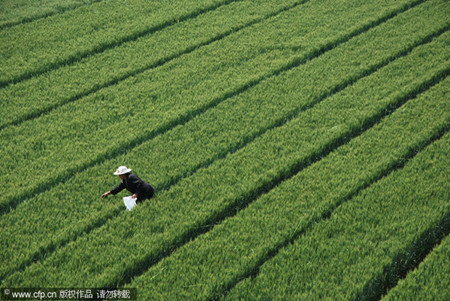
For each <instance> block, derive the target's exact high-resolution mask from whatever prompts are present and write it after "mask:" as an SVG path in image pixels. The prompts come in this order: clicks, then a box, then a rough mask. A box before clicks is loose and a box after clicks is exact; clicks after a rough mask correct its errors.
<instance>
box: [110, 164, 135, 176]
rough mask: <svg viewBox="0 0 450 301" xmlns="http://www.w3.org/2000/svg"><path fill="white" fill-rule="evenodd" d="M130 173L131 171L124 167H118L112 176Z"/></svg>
mask: <svg viewBox="0 0 450 301" xmlns="http://www.w3.org/2000/svg"><path fill="white" fill-rule="evenodd" d="M130 171H131V169H129V168H127V167H126V166H119V168H117V171H116V172H115V173H114V175H115V176H119V175H123V174H126V173H129V172H130Z"/></svg>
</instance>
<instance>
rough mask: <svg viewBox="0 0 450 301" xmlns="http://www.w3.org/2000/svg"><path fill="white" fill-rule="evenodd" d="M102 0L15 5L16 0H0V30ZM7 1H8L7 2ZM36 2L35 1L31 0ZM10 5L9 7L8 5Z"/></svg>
mask: <svg viewBox="0 0 450 301" xmlns="http://www.w3.org/2000/svg"><path fill="white" fill-rule="evenodd" d="M100 1H103V0H82V1H64V0H63V1H53V2H49V3H42V1H41V2H39V3H37V4H36V7H35V6H34V5H35V4H34V3H30V2H28V3H27V2H24V1H22V3H19V5H16V2H17V1H16V0H11V1H2V7H1V9H2V14H3V15H2V16H1V18H0V30H2V29H5V28H10V27H13V26H16V25H19V24H25V23H30V22H33V21H37V20H39V19H43V18H47V17H50V16H53V15H55V14H61V13H64V12H66V11H70V10H74V9H77V8H78V7H80V6H85V5H90V4H92V3H95V2H100ZM8 2H9V3H8ZM32 2H36V1H32ZM8 6H10V7H8Z"/></svg>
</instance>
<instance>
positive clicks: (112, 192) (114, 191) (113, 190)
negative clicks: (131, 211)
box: [102, 181, 125, 198]
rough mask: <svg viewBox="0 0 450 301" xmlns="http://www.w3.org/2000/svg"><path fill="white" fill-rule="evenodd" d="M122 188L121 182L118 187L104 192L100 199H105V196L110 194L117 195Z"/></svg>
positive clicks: (123, 184)
mask: <svg viewBox="0 0 450 301" xmlns="http://www.w3.org/2000/svg"><path fill="white" fill-rule="evenodd" d="M124 188H125V183H123V181H122V182H120V184H119V185H117V186H116V187H114V188H113V189H111V190H110V191H107V192H105V193H104V194H103V195H102V197H104V198H105V197H107V196H108V195H110V194H112V195H115V194H118V193H119V192H121V191H122V190H123V189H124Z"/></svg>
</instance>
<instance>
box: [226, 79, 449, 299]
mask: <svg viewBox="0 0 450 301" xmlns="http://www.w3.org/2000/svg"><path fill="white" fill-rule="evenodd" d="M448 83H449V82H448V81H447V82H446V84H447V85H448ZM442 95H445V92H444V93H443V94H442V92H441V96H442ZM424 101H425V103H427V106H435V104H436V102H440V104H441V105H442V104H444V101H445V100H444V99H442V98H440V99H433V100H432V101H429V100H425V99H424ZM433 102H435V103H433ZM424 108H426V106H423V107H422V109H424ZM442 108H443V107H441V108H440V109H441V110H442ZM435 113H438V112H435ZM426 114H427V113H425V115H426ZM415 117H417V115H415ZM427 119H428V120H432V118H430V117H429V116H428V117H427ZM428 120H425V119H423V118H421V120H420V121H419V122H421V123H422V122H424V121H425V122H427V121H428ZM409 122H410V123H411V124H413V123H416V122H417V120H416V119H414V118H410V120H409ZM431 122H432V121H431ZM444 124H445V123H444ZM448 125H449V120H448V114H447V119H446V126H447V129H448ZM394 130H395V128H394ZM449 138H450V135H449V134H448V131H447V133H445V134H444V135H443V136H442V137H441V138H440V139H439V140H436V141H435V142H433V143H432V144H430V145H428V146H427V147H426V148H425V149H424V150H422V151H420V152H419V153H418V154H417V155H415V156H414V158H413V159H412V160H410V161H409V162H407V163H406V164H405V166H404V167H403V168H402V169H399V170H395V171H394V172H392V173H391V174H389V175H388V176H387V177H384V178H382V179H380V180H379V181H378V182H376V183H374V185H372V186H370V187H368V188H367V189H365V190H363V191H361V192H360V193H359V194H358V195H357V196H355V197H354V198H352V199H351V200H349V201H348V202H346V203H344V204H342V205H341V206H340V207H339V208H337V209H336V210H335V211H334V212H333V214H332V216H331V217H330V218H329V219H327V220H324V221H323V222H321V223H318V224H316V225H314V226H313V228H312V229H311V230H310V231H308V232H307V233H305V234H304V235H302V236H301V237H300V238H299V239H298V240H296V241H295V242H293V243H292V244H290V245H289V246H287V247H286V248H285V249H283V250H281V252H279V254H278V255H277V256H276V257H274V258H272V259H271V260H270V261H269V262H266V263H265V265H264V266H262V267H261V269H260V273H259V274H258V275H257V276H256V277H254V278H253V279H246V280H244V281H243V282H241V283H239V284H238V286H236V288H234V289H232V290H231V291H230V292H228V294H227V297H228V299H230V300H233V299H235V298H240V297H242V296H246V297H247V298H252V299H259V298H261V297H262V296H264V297H266V298H269V299H271V298H275V299H276V298H280V299H318V298H337V299H345V300H378V299H379V298H380V297H381V296H382V294H383V292H384V291H385V289H387V288H388V286H389V284H390V283H394V282H395V281H396V280H398V278H399V277H400V276H401V274H402V273H404V272H406V270H407V269H408V268H409V267H410V266H411V265H414V263H415V262H416V260H419V259H420V256H421V255H420V254H422V253H427V252H428V250H429V249H430V248H432V246H433V245H435V244H436V243H437V242H439V241H440V240H441V239H442V237H445V235H446V233H448V231H449V217H450V215H449V209H450V208H449V205H448V203H447V204H446V203H445V202H444V203H443V202H442V200H443V198H445V196H446V195H448V192H447V191H446V189H445V185H446V183H445V174H446V173H447V172H448V164H447V163H448V155H447V154H448V151H446V149H448V145H449V141H450V140H449ZM385 151H389V148H386V149H385ZM446 164H447V165H446ZM431 191H432V192H433V193H432V194H431V195H430V192H431ZM268 283H270V285H268Z"/></svg>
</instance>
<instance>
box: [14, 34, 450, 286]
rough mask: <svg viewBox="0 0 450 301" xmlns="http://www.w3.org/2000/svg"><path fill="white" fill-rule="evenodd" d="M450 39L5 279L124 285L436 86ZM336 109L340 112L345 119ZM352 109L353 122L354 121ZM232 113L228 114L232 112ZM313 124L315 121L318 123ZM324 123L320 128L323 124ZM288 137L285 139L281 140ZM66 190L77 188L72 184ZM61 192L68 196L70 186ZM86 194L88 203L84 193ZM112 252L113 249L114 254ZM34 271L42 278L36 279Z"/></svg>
mask: <svg viewBox="0 0 450 301" xmlns="http://www.w3.org/2000/svg"><path fill="white" fill-rule="evenodd" d="M446 38H447V36H442V37H439V38H437V39H436V40H433V42H432V43H430V44H427V45H424V46H421V47H419V48H418V49H415V50H414V51H412V52H411V54H410V55H408V56H406V57H404V58H399V59H398V60H396V61H394V62H393V63H392V64H389V65H388V66H386V67H385V68H383V69H381V70H380V71H378V72H376V73H374V74H373V75H371V76H370V78H364V79H363V80H361V81H358V82H357V83H355V84H354V85H352V86H350V87H348V88H347V89H345V90H343V91H341V92H340V93H338V94H335V95H334V96H333V97H332V100H330V101H325V102H321V103H320V104H318V105H317V106H315V107H314V108H312V109H311V110H307V111H306V112H304V113H303V114H301V115H299V116H298V117H297V118H295V119H293V120H291V121H290V122H288V123H287V124H286V125H285V126H283V127H278V128H275V129H273V130H271V131H269V132H267V133H266V134H265V135H263V136H261V137H259V138H258V139H256V140H255V141H253V142H252V143H250V144H248V145H247V146H246V147H245V148H243V149H241V150H239V151H237V152H235V153H234V154H232V155H229V156H227V157H225V158H224V159H222V160H218V161H215V162H214V163H213V164H211V165H210V166H208V168H204V169H201V170H199V171H197V172H196V173H195V174H194V175H192V176H191V177H187V178H185V179H183V180H182V181H180V183H178V184H177V185H175V186H173V187H171V188H170V189H169V190H167V191H162V192H161V193H160V194H158V195H157V197H156V198H155V199H154V200H153V201H150V202H146V203H144V204H142V206H140V207H139V210H133V211H131V212H127V214H120V215H119V216H118V217H117V218H115V219H113V220H110V221H108V222H107V223H106V224H105V225H103V226H102V227H101V228H99V229H95V230H93V231H92V232H91V233H90V234H89V235H86V236H81V237H78V239H77V240H76V241H74V242H72V243H69V244H67V245H66V246H65V247H64V248H60V249H58V250H56V252H54V253H53V254H51V255H50V256H48V257H46V260H44V261H42V262H40V263H39V264H38V265H31V266H29V267H27V268H26V269H25V270H24V271H23V272H21V273H15V274H13V275H11V276H10V277H8V279H9V280H5V281H12V282H14V283H18V282H17V281H19V280H18V279H21V280H20V282H21V283H22V280H24V279H29V281H38V282H39V281H40V282H42V283H52V284H53V285H61V284H63V283H65V284H70V285H75V286H79V285H81V286H82V285H83V282H86V283H87V282H89V283H90V284H91V285H98V286H103V285H107V284H109V285H110V284H112V283H114V282H120V281H121V280H120V279H122V277H125V275H126V277H130V275H131V274H133V271H138V270H139V269H140V266H142V265H146V264H147V263H148V262H154V261H155V260H157V259H158V258H159V257H160V256H161V254H165V253H166V252H167V250H172V246H174V245H177V244H178V243H179V242H180V241H184V240H185V239H186V237H184V236H183V235H185V234H186V233H189V232H190V231H192V229H195V228H202V227H205V226H206V225H210V224H211V222H210V221H211V220H213V219H214V217H216V218H217V217H220V216H221V215H223V214H224V212H225V211H226V210H227V209H229V204H230V203H234V204H235V205H236V206H237V207H239V204H242V203H245V202H246V199H245V198H243V196H248V197H251V196H250V194H251V192H256V193H257V192H258V191H262V190H263V189H265V188H264V187H263V186H264V183H266V184H268V185H269V183H271V182H274V181H277V179H279V178H282V177H284V176H285V175H286V174H287V173H288V172H289V170H291V167H292V166H300V165H299V164H298V162H304V163H303V165H306V164H307V162H308V160H311V159H312V158H314V155H315V154H316V155H317V154H319V153H321V152H323V151H324V149H325V148H326V147H327V146H328V145H330V144H332V143H333V141H339V140H341V139H344V140H345V138H342V137H345V136H347V135H351V134H352V133H353V132H358V130H359V129H360V128H361V126H363V125H364V124H367V122H369V123H370V122H374V120H373V116H378V115H379V114H380V112H385V111H386V110H388V111H389V107H395V103H401V102H402V101H403V98H404V97H405V95H409V96H411V94H412V93H413V91H416V92H417V93H418V91H420V89H421V88H419V87H424V86H425V87H426V86H427V85H428V86H430V85H432V83H433V82H434V81H436V80H438V76H437V74H440V75H441V76H444V74H443V73H444V72H448V71H445V70H447V69H448V66H447V68H445V67H443V65H444V66H445V65H446V63H445V62H446V60H445V55H444V54H443V53H442V49H443V48H442V47H445V46H443V45H445V41H446ZM417 58H422V59H423V63H422V64H416V62H417ZM300 69H301V68H300ZM380 72H382V73H381V74H380ZM383 74H391V78H389V80H386V79H385V78H384V77H383ZM301 75H302V72H300V73H292V74H290V76H289V77H286V78H284V82H285V83H287V82H290V81H292V82H295V83H297V84H298V80H299V78H302V77H301ZM372 81H375V82H377V81H380V83H382V87H380V88H379V89H378V88H376V91H377V93H374V95H372V94H371V93H373V92H375V90H373V89H375V88H372V89H368V88H367V87H377V85H374V82H372ZM252 90H253V89H252ZM255 90H256V91H254V92H255V93H256V94H255V95H254V97H256V99H257V100H261V99H262V98H261V95H264V94H261V93H260V91H258V90H257V89H255ZM355 93H356V95H355ZM361 93H362V94H364V93H367V95H366V97H368V99H367V101H364V102H360V101H358V100H359V99H360V97H363V96H362V95H361ZM347 94H349V95H350V96H347V98H349V100H353V102H352V106H350V105H349V103H348V101H349V100H347V99H344V100H343V99H340V97H344V98H345V95H347ZM298 95H301V93H300V94H298ZM369 95H370V97H369ZM248 96H250V95H247V97H246V99H249V98H248ZM266 97H268V99H269V100H270V98H271V96H270V95H266ZM293 97H295V94H289V93H288V94H286V95H284V96H283V99H281V102H284V101H283V100H285V101H287V99H291V98H293ZM338 97H339V98H338ZM362 99H365V98H364V97H363V98H362ZM339 104H340V105H343V107H342V108H341V110H337V109H336V110H335V109H334V108H333V107H334V106H335V105H339ZM347 106H350V107H347ZM354 106H356V107H354ZM336 112H339V117H338V116H336ZM349 113H351V116H352V118H351V119H349V118H348V114H349ZM233 114H234V113H232V114H231V115H229V116H230V117H233ZM387 114H389V113H387ZM224 116H228V115H224ZM213 120H217V119H212V121H213ZM318 120H320V122H319V123H317V121H318ZM439 120H441V119H440V118H438V119H436V122H439ZM216 122H217V121H216ZM213 123H214V121H213ZM202 124H204V122H202ZM313 124H315V126H314V127H311V126H312V125H313ZM318 125H320V126H319V127H317V126H318ZM281 137H283V138H282V139H280V138H281ZM178 151H181V150H178ZM142 153H146V150H145V149H143V150H140V151H138V150H136V153H134V154H133V156H138V157H139V156H140V155H141V154H142ZM129 155H130V154H129ZM150 165H151V164H149V165H148V166H150ZM93 171H94V170H91V172H93ZM101 173H102V168H101V167H99V168H98V170H97V171H95V173H94V175H93V176H95V177H97V176H99V175H101ZM149 175H150V174H149ZM86 176H89V174H85V175H84V176H82V177H81V178H80V179H79V180H80V181H82V180H83V179H84V177H86ZM261 187H262V188H261ZM266 187H267V186H266ZM66 188H70V186H69V185H67V186H66ZM61 195H64V192H63V191H61ZM46 199H48V198H46ZM79 199H80V202H81V203H83V200H82V198H79ZM84 202H86V201H84ZM244 211H246V210H244ZM125 224H126V225H127V226H126V227H124V225H125ZM86 248H89V249H90V250H91V251H92V252H91V254H99V255H98V256H97V255H95V256H94V257H89V258H86V257H85V256H83V255H82V254H81V253H79V252H80V250H84V249H86ZM97 248H101V249H97ZM125 249H126V250H130V249H133V250H134V252H133V254H127V251H126V250H125ZM105 250H108V251H107V253H105V252H104V251H105ZM69 254H70V255H69ZM100 254H102V256H100ZM80 256H81V257H82V258H83V259H81V257H80ZM63 258H64V259H63ZM68 258H70V260H69V261H68V260H67V259H68ZM79 260H82V261H83V262H84V264H85V266H89V271H85V272H84V273H82V274H83V275H80V274H78V275H77V271H75V270H73V271H72V270H71V266H72V267H74V266H73V264H74V263H75V262H79ZM40 269H46V270H47V269H48V273H46V275H44V276H42V275H41V274H42V273H41V272H39V270H40ZM62 270H64V271H65V272H64V273H63V275H62V274H61V273H60V272H59V271H62ZM33 274H35V275H37V274H39V275H41V276H42V277H40V278H39V279H34V280H32V278H33V277H31V275H33ZM57 275H58V276H57ZM22 277H23V278H22ZM30 277H31V278H30ZM22 285H26V284H25V283H22Z"/></svg>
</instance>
